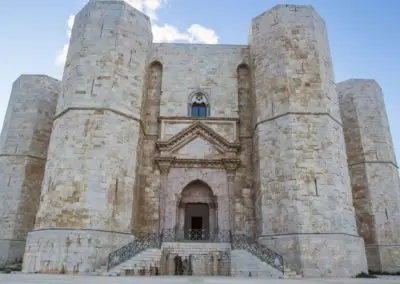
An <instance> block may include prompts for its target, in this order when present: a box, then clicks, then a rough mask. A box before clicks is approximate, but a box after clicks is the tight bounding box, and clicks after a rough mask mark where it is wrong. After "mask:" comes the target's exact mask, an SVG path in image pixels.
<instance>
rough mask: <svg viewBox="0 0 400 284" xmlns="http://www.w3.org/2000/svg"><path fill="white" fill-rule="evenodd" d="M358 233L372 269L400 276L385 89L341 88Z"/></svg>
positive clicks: (398, 192) (397, 203)
mask: <svg viewBox="0 0 400 284" xmlns="http://www.w3.org/2000/svg"><path fill="white" fill-rule="evenodd" d="M337 89H338V92H339V101H340V106H341V114H342V120H343V124H344V133H345V139H346V146H347V157H348V163H349V169H350V176H351V184H352V188H353V199H354V205H355V208H356V215H357V223H358V231H359V233H360V235H361V236H363V237H364V240H365V245H366V250H367V258H368V266H369V268H370V269H372V270H379V271H389V272H398V271H400V179H399V172H398V166H397V162H396V157H395V153H394V147H393V142H392V136H391V133H390V127H389V121H388V118H387V114H386V109H385V103H384V99H383V94H382V90H381V88H380V87H379V85H378V83H376V82H375V81H373V80H361V79H352V80H347V81H345V82H342V83H340V84H338V86H337Z"/></svg>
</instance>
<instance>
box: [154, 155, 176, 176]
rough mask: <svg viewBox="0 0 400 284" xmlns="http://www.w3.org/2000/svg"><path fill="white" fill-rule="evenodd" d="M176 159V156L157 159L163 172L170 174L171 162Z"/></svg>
mask: <svg viewBox="0 0 400 284" xmlns="http://www.w3.org/2000/svg"><path fill="white" fill-rule="evenodd" d="M174 160H175V158H174V157H157V158H155V161H156V162H157V165H158V168H159V169H160V172H161V174H168V173H169V170H170V169H171V164H172V162H173V161H174Z"/></svg>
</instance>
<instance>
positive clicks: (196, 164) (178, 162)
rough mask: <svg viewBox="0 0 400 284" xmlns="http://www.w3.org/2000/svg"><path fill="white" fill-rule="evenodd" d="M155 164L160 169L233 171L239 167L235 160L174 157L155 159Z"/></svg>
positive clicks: (238, 161)
mask: <svg viewBox="0 0 400 284" xmlns="http://www.w3.org/2000/svg"><path fill="white" fill-rule="evenodd" d="M155 160H156V162H157V163H158V165H159V166H160V167H165V166H166V165H168V167H173V168H212V169H226V170H227V171H234V170H236V169H237V167H238V166H239V165H240V160H239V159H236V158H222V159H211V160H208V159H186V158H185V159H182V158H174V157H156V158H155Z"/></svg>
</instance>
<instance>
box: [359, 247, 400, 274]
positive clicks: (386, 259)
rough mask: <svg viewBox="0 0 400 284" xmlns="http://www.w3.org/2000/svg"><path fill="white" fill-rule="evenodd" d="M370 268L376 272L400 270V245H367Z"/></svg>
mask: <svg viewBox="0 0 400 284" xmlns="http://www.w3.org/2000/svg"><path fill="white" fill-rule="evenodd" d="M365 249H366V251H367V260H368V269H370V270H371V271H374V272H388V273H395V272H400V245H367V246H366V247H365Z"/></svg>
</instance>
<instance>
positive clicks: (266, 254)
mask: <svg viewBox="0 0 400 284" xmlns="http://www.w3.org/2000/svg"><path fill="white" fill-rule="evenodd" d="M183 241H190V242H208V243H231V247H232V249H243V250H247V251H248V252H249V253H251V254H253V255H254V256H256V257H258V258H259V259H260V260H261V261H264V262H266V263H267V264H269V265H271V266H272V267H274V268H276V269H278V270H279V271H281V272H282V273H284V261H283V257H282V256H281V255H279V254H277V253H276V252H274V251H272V250H270V249H268V248H267V247H266V246H264V245H262V244H260V243H258V242H256V241H254V240H253V239H251V238H249V237H248V236H246V235H244V234H242V235H232V234H231V232H230V231H229V230H213V231H208V230H195V229H191V230H178V229H177V228H172V229H164V230H163V232H162V234H161V235H160V234H149V235H147V236H144V237H140V238H136V239H135V240H134V241H133V242H130V243H129V244H127V245H125V246H123V247H121V248H119V249H117V250H115V251H114V252H112V253H110V254H109V255H108V261H107V271H110V269H112V268H114V267H116V266H117V265H119V264H121V263H123V262H125V261H127V260H129V259H131V258H132V257H134V256H135V255H137V254H138V253H140V252H142V251H144V250H146V249H149V248H161V244H162V242H183Z"/></svg>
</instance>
